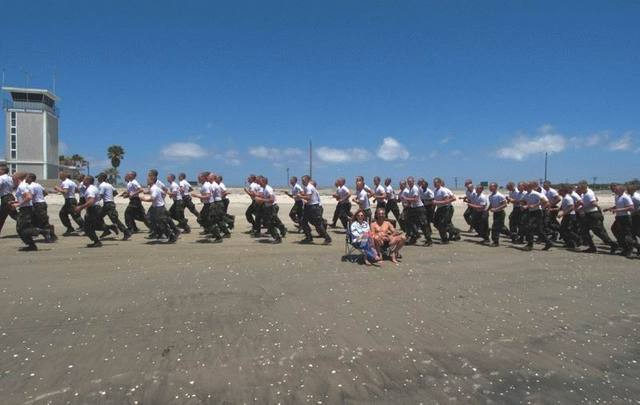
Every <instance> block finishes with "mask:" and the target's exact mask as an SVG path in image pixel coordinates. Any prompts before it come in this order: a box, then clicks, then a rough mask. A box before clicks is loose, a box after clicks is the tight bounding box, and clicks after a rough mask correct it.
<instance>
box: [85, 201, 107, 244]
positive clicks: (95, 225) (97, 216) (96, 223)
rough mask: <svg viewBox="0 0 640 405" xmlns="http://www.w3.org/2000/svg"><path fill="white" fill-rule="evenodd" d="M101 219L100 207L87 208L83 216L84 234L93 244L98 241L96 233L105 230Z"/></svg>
mask: <svg viewBox="0 0 640 405" xmlns="http://www.w3.org/2000/svg"><path fill="white" fill-rule="evenodd" d="M102 217H103V216H102V207H101V206H99V205H92V206H91V207H88V208H87V211H86V213H85V215H84V234H85V235H86V236H87V237H88V238H89V239H91V241H92V242H94V243H97V242H99V241H100V239H98V235H97V234H96V231H101V230H102V231H103V230H105V225H104V221H103V220H102Z"/></svg>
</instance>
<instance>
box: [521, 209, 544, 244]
mask: <svg viewBox="0 0 640 405" xmlns="http://www.w3.org/2000/svg"><path fill="white" fill-rule="evenodd" d="M536 235H537V236H538V237H539V238H540V240H541V241H542V242H544V243H545V245H548V244H549V243H550V242H549V238H548V237H547V234H546V233H545V232H544V218H543V214H542V210H532V211H529V212H528V213H527V237H526V239H527V246H533V240H534V238H535V236H536Z"/></svg>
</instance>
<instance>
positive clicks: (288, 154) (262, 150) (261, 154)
mask: <svg viewBox="0 0 640 405" xmlns="http://www.w3.org/2000/svg"><path fill="white" fill-rule="evenodd" d="M249 154H250V155H251V156H255V157H257V158H260V159H269V160H280V159H282V158H294V157H299V156H302V154H303V152H302V150H300V149H298V148H284V149H279V148H267V147H266V146H257V147H253V148H249Z"/></svg>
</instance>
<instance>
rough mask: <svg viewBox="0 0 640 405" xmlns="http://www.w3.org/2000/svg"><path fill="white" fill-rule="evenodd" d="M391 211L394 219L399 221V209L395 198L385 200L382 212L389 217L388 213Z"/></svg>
mask: <svg viewBox="0 0 640 405" xmlns="http://www.w3.org/2000/svg"><path fill="white" fill-rule="evenodd" d="M390 212H392V213H393V216H394V217H396V221H398V223H400V222H401V220H400V209H399V208H398V202H397V201H396V200H389V201H387V206H386V207H385V209H384V213H385V215H386V216H387V218H389V213H390Z"/></svg>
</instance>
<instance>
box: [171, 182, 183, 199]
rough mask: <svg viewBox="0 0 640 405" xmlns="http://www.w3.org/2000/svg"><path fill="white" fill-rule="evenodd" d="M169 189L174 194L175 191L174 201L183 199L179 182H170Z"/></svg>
mask: <svg viewBox="0 0 640 405" xmlns="http://www.w3.org/2000/svg"><path fill="white" fill-rule="evenodd" d="M169 191H170V192H171V193H172V194H173V193H175V196H172V197H171V198H172V199H173V201H182V191H181V190H180V185H179V184H178V183H176V182H175V181H172V182H171V184H169Z"/></svg>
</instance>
